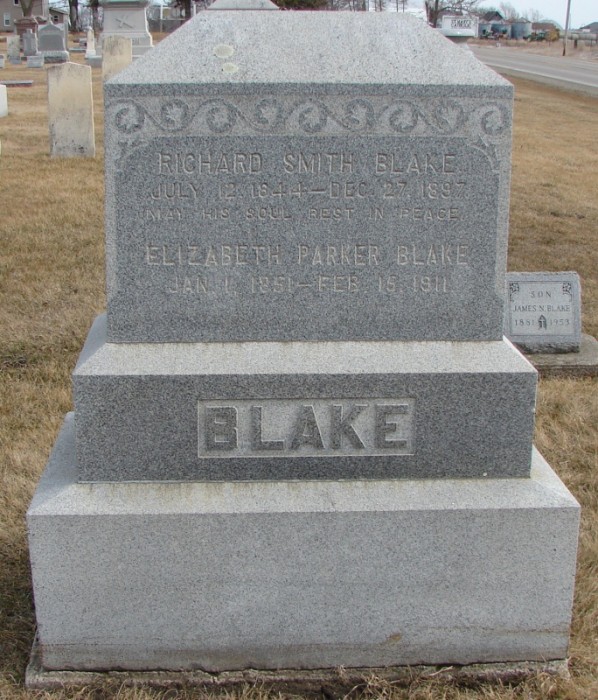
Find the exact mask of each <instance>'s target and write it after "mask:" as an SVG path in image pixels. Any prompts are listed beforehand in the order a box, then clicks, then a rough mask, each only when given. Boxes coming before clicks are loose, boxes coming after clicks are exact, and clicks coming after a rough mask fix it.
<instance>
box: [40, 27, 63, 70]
mask: <svg viewBox="0 0 598 700" xmlns="http://www.w3.org/2000/svg"><path fill="white" fill-rule="evenodd" d="M37 37H38V49H39V51H40V53H41V54H42V55H43V57H44V61H45V63H66V61H68V60H69V54H68V51H66V48H65V42H64V32H63V30H62V27H59V26H58V25H56V24H52V23H51V22H49V23H48V24H44V25H42V26H41V27H40V28H39V29H38V32H37Z"/></svg>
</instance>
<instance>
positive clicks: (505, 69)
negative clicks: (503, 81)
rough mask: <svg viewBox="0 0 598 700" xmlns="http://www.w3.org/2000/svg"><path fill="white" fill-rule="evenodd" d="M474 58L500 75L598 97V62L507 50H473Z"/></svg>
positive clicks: (475, 47) (473, 47)
mask: <svg viewBox="0 0 598 700" xmlns="http://www.w3.org/2000/svg"><path fill="white" fill-rule="evenodd" d="M471 48H472V50H473V52H474V54H475V55H476V56H477V57H478V58H479V59H480V61H483V62H484V63H486V64H487V65H489V66H491V67H492V68H494V69H495V70H497V71H498V72H499V73H503V74H504V75H512V76H514V77H519V78H527V79H529V80H535V81H537V82H540V83H546V84H548V85H554V86H556V87H561V88H564V89H566V90H574V91H576V92H585V93H589V94H590V95H595V96H597V97H598V61H580V60H577V59H574V58H563V57H561V56H540V55H538V54H533V53H525V52H524V51H521V50H519V49H509V48H506V47H501V48H496V47H486V46H472V47H471Z"/></svg>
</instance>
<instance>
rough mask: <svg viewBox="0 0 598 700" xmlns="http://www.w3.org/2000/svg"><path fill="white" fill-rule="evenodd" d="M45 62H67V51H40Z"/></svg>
mask: <svg viewBox="0 0 598 700" xmlns="http://www.w3.org/2000/svg"><path fill="white" fill-rule="evenodd" d="M42 54H43V57H44V62H45V63H67V62H68V60H69V52H68V51H42Z"/></svg>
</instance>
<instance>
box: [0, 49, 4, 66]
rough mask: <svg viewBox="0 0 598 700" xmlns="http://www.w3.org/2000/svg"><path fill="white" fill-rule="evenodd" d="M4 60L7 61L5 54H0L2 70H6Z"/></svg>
mask: <svg viewBox="0 0 598 700" xmlns="http://www.w3.org/2000/svg"><path fill="white" fill-rule="evenodd" d="M4 59H5V56H4V54H3V53H0V69H1V68H4Z"/></svg>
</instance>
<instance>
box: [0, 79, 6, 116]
mask: <svg viewBox="0 0 598 700" xmlns="http://www.w3.org/2000/svg"><path fill="white" fill-rule="evenodd" d="M6 116H8V93H7V90H6V85H0V117H6Z"/></svg>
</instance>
